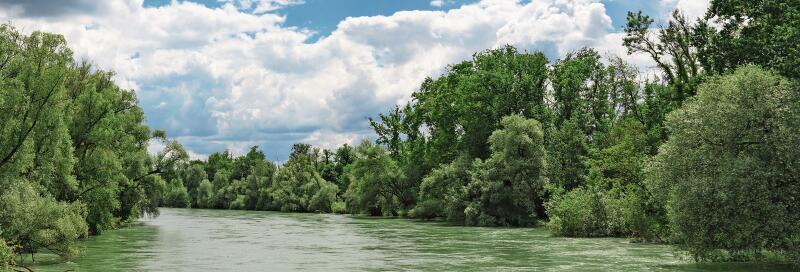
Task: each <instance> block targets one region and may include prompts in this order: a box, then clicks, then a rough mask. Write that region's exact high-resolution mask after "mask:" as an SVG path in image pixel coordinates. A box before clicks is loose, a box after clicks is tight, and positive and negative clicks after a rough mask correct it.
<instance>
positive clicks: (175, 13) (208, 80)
mask: <svg viewBox="0 0 800 272" xmlns="http://www.w3.org/2000/svg"><path fill="white" fill-rule="evenodd" d="M664 1H668V0H664ZM672 1H675V0H672ZM301 2H302V1H296V0H261V1H256V0H239V1H224V4H223V5H222V6H221V7H220V8H208V7H206V6H203V5H200V4H194V3H191V2H186V1H184V2H178V1H173V2H172V3H171V4H169V5H166V6H161V7H147V8H146V7H143V6H142V1H141V0H129V1H127V2H120V1H116V2H111V4H109V5H108V7H107V8H106V9H105V11H104V12H103V13H98V14H93V15H89V14H76V15H73V16H70V17H68V18H61V17H59V18H46V19H45V18H39V17H24V18H16V17H15V16H16V15H14V14H13V13H10V12H4V11H2V10H0V20H4V21H7V20H9V19H13V20H12V21H13V23H14V24H15V25H17V26H19V27H21V28H22V29H25V30H28V31H29V30H38V29H41V30H46V31H51V32H57V33H62V34H64V35H65V37H66V38H67V40H68V42H69V44H70V46H71V47H72V48H74V51H75V52H76V54H77V56H79V57H84V58H88V59H91V60H93V61H94V62H95V63H96V64H97V65H98V66H100V67H101V68H103V69H112V70H114V71H116V72H117V76H116V79H117V82H119V83H120V84H121V85H122V86H124V87H128V88H135V89H136V90H137V94H138V96H139V98H140V101H141V104H142V107H143V108H144V109H145V111H146V113H147V114H148V122H149V123H150V124H151V125H152V126H154V127H157V128H159V129H166V130H167V132H168V133H170V134H172V135H178V136H180V137H179V139H180V140H181V141H183V142H184V143H185V144H186V146H187V147H188V148H189V150H190V151H192V152H193V154H195V155H194V156H195V157H197V156H202V155H203V154H208V153H209V152H212V151H215V150H220V149H222V148H231V149H232V150H234V151H240V150H246V149H247V146H249V145H256V144H258V145H261V146H262V147H263V148H265V149H266V150H268V153H270V152H272V151H271V150H276V149H277V150H280V151H279V153H280V154H278V155H276V156H285V155H286V154H288V149H289V147H290V145H291V143H292V142H295V141H307V142H310V143H312V144H319V145H324V146H326V147H333V146H335V145H338V144H341V143H345V142H347V143H351V144H353V143H357V142H358V140H359V139H361V138H364V137H369V136H371V135H372V132H371V131H370V130H369V128H368V126H367V123H366V117H368V116H374V115H376V114H377V113H379V112H382V111H385V110H388V109H389V108H390V107H391V106H392V105H394V104H396V103H398V102H403V101H406V100H408V99H409V95H410V94H411V92H412V91H414V90H415V89H417V88H418V86H419V84H420V83H421V82H422V80H423V79H424V78H425V77H427V76H436V75H438V74H440V73H441V72H442V71H443V69H444V67H445V66H446V65H447V64H450V63H455V62H458V61H461V60H464V59H468V58H469V57H470V56H471V54H472V53H474V52H476V51H480V50H483V49H486V48H491V47H496V46H502V45H504V44H512V45H515V46H518V47H519V48H521V49H524V50H530V51H533V50H541V51H543V52H545V53H546V54H548V55H549V56H550V57H558V56H562V55H563V54H565V53H566V52H569V51H571V50H575V49H578V48H580V47H583V46H592V47H597V48H600V50H601V51H605V52H611V53H616V54H624V49H623V48H622V46H621V38H622V36H621V35H620V34H619V33H611V31H612V25H611V19H610V18H609V16H608V15H607V14H606V10H605V7H604V5H603V4H602V3H600V2H599V1H588V0H574V1H567V0H537V1H532V2H519V1H513V0H484V1H481V2H479V3H476V4H472V5H464V6H462V7H459V8H455V9H451V10H449V11H402V12H397V13H395V14H393V15H391V16H372V17H349V18H347V19H345V20H343V21H341V22H340V23H339V24H338V26H337V28H336V30H335V31H333V33H331V35H329V36H327V37H323V38H321V39H319V40H318V41H315V42H313V43H308V42H307V39H309V38H310V37H311V35H312V32H311V31H309V30H306V29H298V28H293V27H285V26H283V25H282V24H283V22H284V18H283V17H281V16H279V15H276V14H273V13H269V11H272V10H275V9H277V8H280V7H284V6H287V5H293V4H298V3H301ZM434 2H437V1H432V2H431V5H436V4H437V3H434ZM439 2H441V4H444V2H443V1H439ZM629 60H632V61H633V62H634V63H636V64H637V65H647V59H646V58H640V57H630V58H629ZM270 154H272V153H270Z"/></svg>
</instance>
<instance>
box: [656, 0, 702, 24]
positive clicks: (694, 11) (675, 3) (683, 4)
mask: <svg viewBox="0 0 800 272" xmlns="http://www.w3.org/2000/svg"><path fill="white" fill-rule="evenodd" d="M661 6H662V7H664V8H666V9H667V10H669V11H672V10H675V9H678V10H680V11H681V12H682V13H683V14H684V15H685V16H686V17H687V18H689V19H690V20H694V19H697V18H700V17H703V16H704V15H705V13H706V10H708V8H709V7H710V6H711V3H710V1H707V0H661Z"/></svg>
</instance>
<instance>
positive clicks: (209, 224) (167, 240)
mask: <svg viewBox="0 0 800 272" xmlns="http://www.w3.org/2000/svg"><path fill="white" fill-rule="evenodd" d="M84 245H85V247H86V248H85V252H84V254H83V255H82V257H80V258H79V259H77V260H75V261H74V262H68V263H52V262H48V261H47V260H45V261H39V262H38V264H37V265H36V266H33V268H34V270H35V271H67V270H71V271H295V270H302V271H385V270H389V271H398V270H403V271H421V270H424V271H453V270H455V271H531V270H533V271H759V270H761V271H776V270H778V269H779V268H781V267H774V266H773V267H768V266H758V265H751V264H713V265H709V264H704V265H698V264H693V263H691V261H689V260H685V259H683V258H679V257H677V256H676V255H675V252H674V250H673V249H672V248H670V247H668V246H664V245H652V244H640V243H630V242H629V241H628V240H627V239H618V238H593V239H578V238H559V237H551V236H550V235H549V233H548V231H547V230H546V229H545V228H533V229H531V228H478V227H461V226H452V225H448V224H444V223H437V222H422V221H415V220H407V219H385V218H371V217H357V216H347V215H334V214H298V213H277V212H257V211H227V210H192V209H161V215H160V216H158V217H156V218H146V219H142V220H141V223H139V224H137V225H135V226H132V227H128V228H124V229H120V230H113V231H107V232H105V233H103V234H102V235H100V236H95V237H91V238H89V239H88V241H86V242H85V243H84Z"/></svg>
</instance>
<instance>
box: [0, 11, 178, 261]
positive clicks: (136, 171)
mask: <svg viewBox="0 0 800 272" xmlns="http://www.w3.org/2000/svg"><path fill="white" fill-rule="evenodd" d="M111 76H112V74H111V73H109V72H105V71H99V70H96V69H93V68H92V67H91V66H90V65H88V64H86V63H76V62H75V61H74V60H73V58H72V52H71V51H70V50H69V49H68V48H67V46H66V44H65V41H64V38H63V37H61V36H59V35H54V34H48V33H41V32H34V33H32V34H30V35H23V34H20V33H19V32H18V31H17V30H15V29H14V28H12V27H10V26H8V25H2V26H0V124H2V126H0V261H2V263H3V266H8V265H11V264H13V254H20V253H36V252H39V251H43V250H44V251H48V252H52V253H55V254H58V255H61V256H62V257H64V258H70V257H73V256H75V255H77V254H78V253H79V252H80V247H79V246H78V244H77V241H78V240H79V239H81V238H83V237H86V236H87V235H89V234H98V233H101V232H102V231H103V230H107V229H111V228H115V227H117V226H119V225H120V224H122V223H124V222H128V221H131V220H134V219H136V218H137V217H139V216H141V215H143V214H146V213H149V214H154V213H157V212H158V210H157V206H158V205H159V203H160V199H159V198H160V195H161V191H162V190H163V187H164V181H163V179H162V178H161V177H160V176H159V175H158V174H160V173H162V172H163V171H164V170H165V169H169V168H173V165H174V164H175V163H176V162H178V161H181V160H183V159H185V158H186V157H187V156H186V152H184V151H183V149H182V148H181V147H180V145H179V144H177V143H176V142H174V141H167V140H166V138H165V135H164V133H163V132H158V131H151V130H150V129H149V128H147V127H146V126H145V125H144V124H143V121H144V113H143V112H142V110H141V108H139V106H138V105H137V101H136V97H135V96H134V93H133V91H130V90H124V89H120V88H119V87H117V86H116V85H115V84H114V83H113V82H112V80H111ZM151 139H161V140H163V141H165V143H166V146H167V148H165V149H164V151H162V152H161V153H160V154H158V155H157V156H150V155H148V153H147V143H148V141H149V140H151ZM31 256H33V255H31Z"/></svg>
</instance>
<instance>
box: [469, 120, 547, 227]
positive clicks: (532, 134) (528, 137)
mask: <svg viewBox="0 0 800 272" xmlns="http://www.w3.org/2000/svg"><path fill="white" fill-rule="evenodd" d="M501 126H502V128H501V129H498V130H496V131H495V132H493V133H492V136H491V137H489V144H490V146H491V151H492V155H491V156H490V157H489V158H488V159H487V160H486V161H481V160H477V161H476V162H475V165H474V166H473V167H474V169H475V172H474V174H473V177H472V181H471V182H470V184H469V186H468V188H467V196H466V197H467V205H466V208H465V210H464V216H465V223H466V224H467V225H479V226H531V225H535V224H536V221H537V218H544V216H545V214H544V208H543V206H542V205H543V201H544V200H543V198H542V196H543V192H544V184H545V181H546V178H545V176H544V164H545V162H544V156H545V151H544V143H543V141H544V139H543V132H542V127H541V124H540V123H539V122H538V121H536V120H533V119H525V118H524V117H522V116H519V115H510V116H507V117H504V118H503V119H502V120H501Z"/></svg>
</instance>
